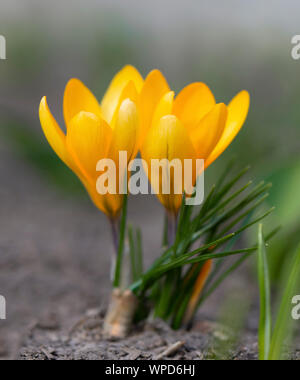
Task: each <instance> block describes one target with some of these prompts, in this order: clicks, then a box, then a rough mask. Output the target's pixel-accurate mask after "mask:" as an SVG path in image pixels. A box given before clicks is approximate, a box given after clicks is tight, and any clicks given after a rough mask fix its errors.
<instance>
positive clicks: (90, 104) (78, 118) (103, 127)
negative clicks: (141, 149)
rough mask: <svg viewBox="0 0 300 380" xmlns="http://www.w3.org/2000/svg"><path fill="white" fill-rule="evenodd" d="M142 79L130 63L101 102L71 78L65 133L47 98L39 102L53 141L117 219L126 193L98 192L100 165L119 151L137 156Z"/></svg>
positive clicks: (43, 122) (98, 201)
mask: <svg viewBox="0 0 300 380" xmlns="http://www.w3.org/2000/svg"><path fill="white" fill-rule="evenodd" d="M143 83H144V81H143V78H142V77H141V75H140V74H139V73H138V71H137V70H136V69H135V68H134V67H132V66H126V67H125V68H124V69H123V70H122V71H121V72H119V73H118V74H117V75H116V76H115V78H114V79H113V81H112V82H111V84H110V86H109V88H108V90H107V92H106V94H105V95H104V97H103V100H102V102H101V104H99V102H98V100H97V99H96V98H95V96H94V95H93V94H92V93H91V92H90V90H89V89H88V88H87V87H86V86H85V85H84V84H83V83H82V82H81V81H79V80H77V79H71V80H70V81H69V83H68V84H67V86H66V89H65V94H64V101H63V113H64V119H65V124H66V132H67V133H66V134H65V133H64V132H63V130H62V129H61V128H60V126H59V125H58V124H57V122H56V120H55V118H54V117H53V116H52V114H51V112H50V109H49V107H48V104H47V100H46V97H44V98H43V99H42V101H41V104H40V110H39V114H40V121H41V125H42V128H43V131H44V133H45V136H46V138H47V140H48V142H49V144H50V145H51V147H52V148H53V150H54V151H55V152H56V154H57V155H58V156H59V157H60V159H61V160H62V161H63V162H64V163H65V164H66V165H67V166H68V167H69V168H70V169H71V170H72V171H73V172H74V173H75V174H76V175H77V176H78V177H79V179H80V180H81V182H82V183H83V185H84V186H85V188H86V190H87V191H88V193H89V195H90V197H91V199H92V200H93V202H94V204H95V205H96V206H97V207H98V208H99V209H100V210H101V211H103V212H104V213H105V214H106V215H107V216H108V217H109V218H110V219H112V220H115V219H117V218H118V216H119V213H120V210H121V208H122V202H123V197H124V196H123V195H122V194H109V193H108V194H105V195H102V194H99V193H98V192H97V190H96V181H97V177H98V176H99V173H98V172H97V171H96V167H97V163H98V161H99V160H100V159H112V160H114V161H115V162H116V164H118V153H119V151H126V152H127V157H128V161H130V160H131V159H132V158H133V157H135V156H136V154H137V151H138V146H137V135H138V133H139V132H138V126H139V123H138V110H137V102H138V96H139V93H140V91H141V90H142V87H143ZM124 164H125V167H126V164H127V163H124ZM124 175H125V173H124ZM120 180H121V178H118V181H120Z"/></svg>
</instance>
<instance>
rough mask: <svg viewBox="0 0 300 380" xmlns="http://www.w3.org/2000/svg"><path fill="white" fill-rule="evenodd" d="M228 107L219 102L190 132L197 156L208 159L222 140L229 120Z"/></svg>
mask: <svg viewBox="0 0 300 380" xmlns="http://www.w3.org/2000/svg"><path fill="white" fill-rule="evenodd" d="M227 115H228V111H227V107H226V105H225V104H223V103H221V104H217V105H216V106H214V108H213V109H212V110H211V111H210V112H209V113H208V114H207V115H206V116H204V118H203V119H202V120H201V121H200V123H199V124H198V126H197V128H195V129H194V130H193V131H192V132H191V133H190V138H191V140H192V142H193V145H194V147H195V150H196V152H197V156H198V158H200V159H204V160H206V159H207V158H208V157H209V155H210V154H211V152H212V151H213V150H214V148H215V147H216V145H217V143H218V141H219V140H220V138H221V136H222V134H223V132H224V128H225V124H226V121H227Z"/></svg>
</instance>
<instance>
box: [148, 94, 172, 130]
mask: <svg viewBox="0 0 300 380" xmlns="http://www.w3.org/2000/svg"><path fill="white" fill-rule="evenodd" d="M174 95H175V94H174V92H173V91H170V92H167V93H166V94H165V95H164V96H163V97H162V98H161V100H160V102H159V103H158V106H157V107H156V110H155V112H154V116H153V121H152V124H153V125H157V124H158V123H159V121H160V119H161V118H162V117H164V116H167V115H171V114H172V109H173V101H174Z"/></svg>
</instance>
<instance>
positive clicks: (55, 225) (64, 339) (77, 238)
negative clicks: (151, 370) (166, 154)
mask: <svg viewBox="0 0 300 380" xmlns="http://www.w3.org/2000/svg"><path fill="white" fill-rule="evenodd" d="M0 148H1V149H0V175H1V179H2V181H1V187H0V195H1V206H0V207H1V213H0V215H1V220H0V294H1V295H3V296H5V297H6V301H7V320H6V321H0V359H25V360H34V359H155V358H157V357H159V355H160V356H161V354H162V353H163V352H164V351H165V350H166V349H168V347H170V346H172V345H173V344H174V343H177V342H180V343H179V346H180V347H179V348H178V349H177V350H176V351H175V352H174V353H173V358H176V359H182V358H184V359H205V358H214V357H220V356H221V357H223V356H226V357H229V358H231V359H244V358H247V359H256V352H257V347H256V343H255V342H256V326H257V313H256V312H255V310H254V312H253V313H250V314H251V315H250V317H249V321H248V322H247V329H246V331H247V332H246V333H245V334H244V335H243V339H242V344H238V345H227V347H232V350H229V349H228V348H227V349H226V352H224V350H223V349H222V346H223V344H221V343H222V342H223V343H224V342H225V343H226V342H227V343H228V340H231V338H230V336H228V335H227V334H226V333H225V334H224V332H222V329H221V330H220V329H219V328H218V327H216V326H214V325H213V324H211V323H208V322H205V323H204V322H201V323H200V322H198V323H196V324H195V327H194V329H193V330H192V331H190V332H186V331H179V332H174V331H171V330H170V329H169V328H168V327H167V326H166V325H165V324H163V323H162V322H159V321H155V322H152V323H147V324H146V325H145V326H138V329H137V332H136V333H135V334H132V335H130V336H129V337H128V338H127V339H124V340H123V341H120V342H111V341H108V340H106V339H105V338H104V337H103V336H102V317H103V310H105V308H106V305H107V300H108V295H109V292H110V282H109V272H110V256H111V252H112V248H111V240H110V231H109V227H108V224H107V223H106V220H105V217H104V216H103V215H102V214H101V213H99V211H98V210H97V209H95V208H94V207H93V205H92V204H91V202H90V201H89V199H88V198H87V197H86V199H85V200H83V201H82V200H81V199H80V200H78V199H74V198H73V197H68V196H66V195H65V194H62V193H59V192H57V189H56V188H55V187H54V186H53V185H51V184H50V183H48V182H47V180H46V177H42V176H40V174H39V173H36V172H35V171H34V170H33V169H31V168H30V167H29V166H28V165H27V164H26V163H24V162H22V160H21V159H20V158H18V157H16V155H15V154H13V153H12V152H11V151H10V150H9V149H7V148H6V147H4V146H2V147H0ZM130 210H131V215H130V218H131V220H132V221H133V222H134V223H135V224H139V225H141V226H142V229H143V234H144V245H145V247H147V249H146V256H147V261H148V262H151V261H152V260H153V258H154V257H155V256H156V255H157V252H158V248H159V244H160V237H161V231H162V210H161V207H160V205H159V204H158V202H156V200H155V199H153V198H147V199H145V198H137V199H135V201H134V203H133V202H132V201H131V204H130ZM153 237H155V239H153ZM252 283H253V281H251V277H249V274H248V272H247V271H242V272H239V273H236V274H235V275H234V276H232V278H231V279H230V280H229V281H228V282H227V283H226V284H225V285H224V286H223V287H222V288H221V289H220V290H219V291H218V292H217V293H216V294H215V295H213V296H212V297H211V298H210V300H209V302H207V303H206V304H205V306H204V307H203V308H202V309H201V312H200V314H199V315H198V321H208V320H210V321H215V320H217V318H218V313H219V309H220V304H221V303H222V301H223V300H224V299H225V297H226V295H228V294H230V292H231V291H232V290H233V289H235V290H236V291H237V292H238V293H240V294H244V293H247V295H249V294H250V295H251V297H252V298H253V299H257V290H256V289H255V288H254V287H253V285H252ZM99 308H100V309H99ZM95 309H96V311H95ZM254 309H256V308H254ZM87 310H94V311H90V312H88V313H87ZM99 310H100V311H99ZM101 310H102V311H101ZM78 321H79V322H80V323H78ZM220 350H221V351H220ZM220 352H221V353H220Z"/></svg>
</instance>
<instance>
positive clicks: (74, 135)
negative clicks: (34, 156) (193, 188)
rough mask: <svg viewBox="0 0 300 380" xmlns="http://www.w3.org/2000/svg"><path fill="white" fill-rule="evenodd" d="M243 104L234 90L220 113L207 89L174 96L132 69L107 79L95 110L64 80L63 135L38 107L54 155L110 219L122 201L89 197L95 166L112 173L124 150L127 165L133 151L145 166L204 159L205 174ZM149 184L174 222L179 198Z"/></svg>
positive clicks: (155, 75)
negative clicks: (109, 164)
mask: <svg viewBox="0 0 300 380" xmlns="http://www.w3.org/2000/svg"><path fill="white" fill-rule="evenodd" d="M249 100H250V99H249V94H248V93H247V92H246V91H242V92H241V93H239V94H238V95H237V96H236V97H235V98H234V99H233V100H232V101H231V102H230V104H229V105H228V106H226V105H225V104H224V103H219V104H217V103H216V100H215V98H214V96H213V94H212V92H211V91H210V89H209V88H208V87H207V86H206V85H205V84H203V83H200V82H199V83H193V84H190V85H188V86H187V87H185V88H184V89H183V90H182V91H181V92H180V93H179V94H178V95H177V96H176V97H175V94H174V92H173V91H171V90H170V88H169V85H168V83H167V81H166V79H165V78H164V76H163V75H162V74H161V72H160V71H158V70H154V71H152V72H151V73H150V74H149V75H148V76H147V78H146V79H145V80H143V78H142V76H141V75H140V74H139V72H138V71H137V70H136V69H135V68H134V67H132V66H126V67H125V68H124V69H123V70H122V71H120V72H119V73H118V74H117V75H116V76H115V78H114V79H113V81H112V82H111V84H110V86H109V88H108V90H107V92H106V94H105V95H104V98H103V100H102V102H101V103H99V102H98V101H97V99H96V98H95V96H94V95H93V94H92V93H91V92H90V91H89V90H88V89H87V87H85V85H84V84H83V83H82V82H80V81H79V80H77V79H72V80H70V82H69V83H68V85H67V87H66V90H65V94H64V101H63V112H64V119H65V124H66V134H65V133H64V132H63V130H62V129H61V128H60V127H59V125H58V124H57V122H56V120H55V118H54V117H53V116H52V114H51V112H50V110H49V107H48V104H47V100H46V98H45V97H44V98H43V99H42V101H41V104H40V121H41V125H42V128H43V131H44V133H45V135H46V138H47V140H48V142H49V143H50V145H51V147H52V148H53V150H54V151H55V152H56V154H57V155H58V156H59V157H60V158H61V160H62V161H63V162H64V163H65V164H66V165H67V166H68V167H69V168H70V169H71V170H72V171H73V172H74V173H75V174H76V175H77V176H78V177H79V179H80V180H81V181H82V183H83V184H84V186H85V188H86V189H87V191H88V193H89V195H90V197H91V199H92V200H93V202H94V203H95V205H96V206H97V207H98V208H99V209H100V210H101V211H103V212H104V213H105V214H106V215H107V216H108V217H109V218H110V219H112V220H115V219H117V218H118V216H119V214H120V210H121V208H122V203H123V194H109V193H108V194H105V195H102V194H99V193H98V192H97V190H96V182H97V178H98V176H99V173H98V172H97V170H96V167H97V162H98V161H99V160H100V159H103V158H108V159H113V160H114V161H115V163H116V165H117V166H118V158H119V152H121V151H126V152H127V157H128V162H127V163H125V164H128V163H129V162H130V161H131V160H132V159H134V158H135V157H136V155H137V153H138V151H139V150H140V152H141V156H142V158H143V159H144V161H145V162H146V163H147V164H150V163H151V160H153V159H159V160H162V159H166V160H168V161H169V162H171V161H172V160H174V159H177V160H180V161H184V160H186V159H190V160H196V159H197V158H198V159H203V160H205V168H207V167H208V166H209V165H210V164H211V163H212V162H213V161H215V160H216V159H217V158H218V157H219V156H220V155H221V154H222V153H223V152H224V150H225V149H226V148H227V147H228V146H229V145H230V143H231V142H232V141H233V139H234V138H235V136H236V135H237V134H238V132H239V131H240V129H241V127H242V125H243V124H244V122H245V119H246V117H247V113H248V109H249ZM125 167H126V165H125ZM182 167H183V168H184V165H183V166H182ZM183 170H184V169H183ZM124 175H125V173H124ZM183 176H184V174H183ZM149 179H150V182H151V183H152V185H153V187H156V188H155V191H156V192H157V193H158V194H157V196H158V198H159V200H160V201H161V203H162V204H163V205H164V207H165V208H166V209H167V211H168V212H170V213H172V214H174V215H176V214H177V213H178V210H179V208H180V205H181V202H182V195H180V194H177V193H176V194H175V193H174V191H173V192H172V189H173V186H171V192H170V194H160V191H159V190H160V187H159V188H157V183H159V181H157V179H155V180H154V179H153V178H151V176H150V178H149ZM195 179H196V178H195ZM195 179H194V181H195ZM117 181H118V182H119V181H121V178H119V177H118V178H117ZM174 181H176V178H171V179H170V183H171V184H173V185H174ZM183 191H184V189H182V192H183Z"/></svg>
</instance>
